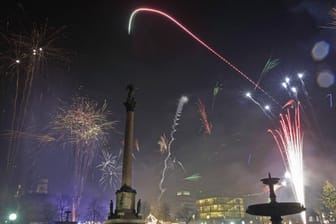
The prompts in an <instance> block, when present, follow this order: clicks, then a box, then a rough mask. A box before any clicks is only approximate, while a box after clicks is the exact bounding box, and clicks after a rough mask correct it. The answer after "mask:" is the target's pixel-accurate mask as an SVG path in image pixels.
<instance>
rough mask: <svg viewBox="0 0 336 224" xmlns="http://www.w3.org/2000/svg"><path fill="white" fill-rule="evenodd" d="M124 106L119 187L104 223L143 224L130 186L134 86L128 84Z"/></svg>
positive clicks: (134, 194) (134, 103)
mask: <svg viewBox="0 0 336 224" xmlns="http://www.w3.org/2000/svg"><path fill="white" fill-rule="evenodd" d="M127 89H128V95H127V99H126V102H125V103H124V105H125V106H126V127H125V143H124V144H125V146H124V154H123V167H122V180H121V188H120V189H119V190H117V192H116V208H115V211H113V202H112V201H111V203H110V213H109V216H108V220H106V221H105V222H104V223H105V224H130V223H132V224H144V220H143V219H142V216H141V213H140V207H141V204H140V201H139V202H138V206H137V209H136V208H135V196H136V191H135V190H134V189H133V188H132V151H133V150H132V149H133V145H134V109H135V105H136V101H135V98H134V87H133V85H128V86H127Z"/></svg>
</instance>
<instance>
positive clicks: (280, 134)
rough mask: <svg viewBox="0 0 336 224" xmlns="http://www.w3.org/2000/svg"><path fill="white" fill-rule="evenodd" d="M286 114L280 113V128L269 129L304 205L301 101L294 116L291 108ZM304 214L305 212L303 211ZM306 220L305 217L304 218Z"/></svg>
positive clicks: (295, 193)
mask: <svg viewBox="0 0 336 224" xmlns="http://www.w3.org/2000/svg"><path fill="white" fill-rule="evenodd" d="M286 111H287V112H286V114H280V128H279V129H276V130H268V132H270V133H271V134H272V136H273V138H274V140H275V142H276V144H277V146H278V148H279V150H280V153H281V156H282V159H283V161H284V164H285V167H286V170H287V171H288V172H289V173H290V176H292V177H294V178H292V181H291V183H292V189H293V192H294V195H295V198H296V200H297V201H298V202H300V203H301V204H303V205H304V203H305V197H304V180H303V157H302V149H303V132H302V129H301V118H300V102H297V104H296V106H295V107H294V117H293V114H292V113H291V110H290V108H287V109H286ZM301 214H303V215H304V213H301ZM303 220H305V219H303Z"/></svg>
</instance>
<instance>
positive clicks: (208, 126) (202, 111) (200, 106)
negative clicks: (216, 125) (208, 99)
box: [197, 98, 212, 135]
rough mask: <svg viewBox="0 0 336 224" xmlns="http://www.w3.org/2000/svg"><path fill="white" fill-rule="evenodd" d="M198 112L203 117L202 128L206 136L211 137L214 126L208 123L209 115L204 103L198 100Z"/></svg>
mask: <svg viewBox="0 0 336 224" xmlns="http://www.w3.org/2000/svg"><path fill="white" fill-rule="evenodd" d="M197 106H198V111H199V113H200V116H201V122H202V127H203V129H204V134H207V135H210V134H211V130H212V124H211V123H210V122H209V121H208V115H207V113H206V111H205V106H204V103H203V102H202V101H201V99H200V98H198V104H197Z"/></svg>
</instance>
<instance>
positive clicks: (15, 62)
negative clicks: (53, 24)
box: [0, 23, 67, 172]
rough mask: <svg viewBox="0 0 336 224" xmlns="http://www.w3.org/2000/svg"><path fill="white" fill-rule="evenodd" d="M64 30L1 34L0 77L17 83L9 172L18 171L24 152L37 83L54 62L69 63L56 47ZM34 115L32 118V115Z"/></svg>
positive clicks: (44, 27) (36, 28)
mask: <svg viewBox="0 0 336 224" xmlns="http://www.w3.org/2000/svg"><path fill="white" fill-rule="evenodd" d="M63 29H64V27H61V28H60V29H56V30H53V29H50V28H49V27H48V25H47V23H45V24H43V25H34V26H33V27H32V29H31V30H30V31H28V32H15V31H9V32H7V33H6V34H4V33H2V34H1V38H2V40H1V42H0V43H1V47H2V49H3V50H2V51H1V53H0V61H1V65H0V69H1V72H0V76H1V77H2V78H5V79H9V80H11V81H12V82H14V86H15V89H14V98H13V103H12V105H13V109H12V110H13V112H12V121H11V127H10V129H11V130H13V132H12V136H11V137H10V138H11V139H15V141H10V144H9V148H8V153H7V166H6V168H7V170H8V171H9V172H10V170H11V169H13V167H15V166H16V165H15V163H16V159H17V154H18V150H20V144H21V141H20V140H19V138H20V136H21V135H20V133H22V132H24V131H25V130H24V129H25V128H26V122H27V116H28V114H29V113H31V111H30V110H29V104H30V103H31V98H32V94H33V87H34V83H35V81H36V79H37V78H38V77H39V76H41V75H42V73H43V72H44V71H45V69H46V68H45V67H46V66H45V65H46V63H47V62H51V61H67V57H66V55H67V54H66V53H65V51H64V50H63V49H61V48H57V47H56V46H55V42H56V40H57V39H58V38H59V36H60V33H61V32H62V31H63ZM29 115H30V114H29Z"/></svg>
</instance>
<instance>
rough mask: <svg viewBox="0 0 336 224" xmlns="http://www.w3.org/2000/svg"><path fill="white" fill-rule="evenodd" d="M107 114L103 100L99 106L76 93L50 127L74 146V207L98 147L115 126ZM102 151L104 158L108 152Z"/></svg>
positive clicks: (78, 201)
mask: <svg viewBox="0 0 336 224" xmlns="http://www.w3.org/2000/svg"><path fill="white" fill-rule="evenodd" d="M108 114H109V112H108V110H107V104H106V102H105V103H104V104H103V106H101V107H100V106H99V105H98V103H96V102H95V101H92V100H90V99H88V98H85V97H76V98H73V100H72V104H71V105H70V106H65V107H60V108H59V113H58V114H57V115H56V117H55V119H54V121H53V122H52V127H53V130H54V131H55V132H56V133H57V134H58V135H60V136H62V138H63V139H64V141H65V142H68V143H70V144H71V145H73V147H74V166H75V170H74V173H75V179H74V192H75V199H74V204H73V209H74V210H76V209H77V208H78V206H79V203H80V198H81V195H82V192H83V190H84V184H85V181H86V177H87V175H88V171H89V169H90V168H91V166H92V162H93V159H94V157H95V155H96V153H97V150H98V148H99V146H101V145H102V144H103V143H104V141H105V140H106V137H107V135H108V131H109V130H111V129H112V128H113V127H114V124H115V121H109V120H108ZM104 155H105V157H104V159H106V158H107V159H108V158H109V156H110V155H109V154H103V156H104ZM109 168H110V167H109V166H108V167H106V169H109ZM105 180H106V177H104V178H103V179H101V181H100V182H102V181H103V182H104V183H105ZM75 215H76V214H75Z"/></svg>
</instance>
